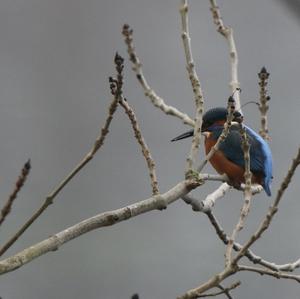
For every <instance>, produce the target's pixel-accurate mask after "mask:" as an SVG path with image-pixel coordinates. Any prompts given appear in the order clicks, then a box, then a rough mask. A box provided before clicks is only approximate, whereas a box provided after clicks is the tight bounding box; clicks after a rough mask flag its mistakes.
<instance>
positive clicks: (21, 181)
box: [0, 160, 31, 225]
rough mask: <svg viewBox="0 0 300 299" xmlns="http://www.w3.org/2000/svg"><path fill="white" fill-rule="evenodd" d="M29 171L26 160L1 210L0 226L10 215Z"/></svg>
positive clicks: (28, 164) (28, 162)
mask: <svg viewBox="0 0 300 299" xmlns="http://www.w3.org/2000/svg"><path fill="white" fill-rule="evenodd" d="M30 169H31V164H30V160H28V161H27V162H26V163H25V164H24V166H23V168H22V170H21V174H20V175H19V177H18V180H17V181H16V183H15V188H14V190H13V192H12V193H11V194H10V195H9V197H8V200H7V202H6V203H5V205H4V206H3V208H2V210H1V215H0V225H1V224H2V223H3V222H4V221H5V219H6V217H7V216H8V214H9V213H10V211H11V208H12V205H13V203H14V201H15V199H16V198H17V196H18V193H19V192H20V190H21V189H22V187H23V185H24V183H25V181H26V179H27V177H28V175H29V172H30Z"/></svg>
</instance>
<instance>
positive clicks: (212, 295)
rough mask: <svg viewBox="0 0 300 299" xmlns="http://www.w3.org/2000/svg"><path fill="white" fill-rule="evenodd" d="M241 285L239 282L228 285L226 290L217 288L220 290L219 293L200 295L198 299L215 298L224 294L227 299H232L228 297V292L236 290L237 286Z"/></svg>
mask: <svg viewBox="0 0 300 299" xmlns="http://www.w3.org/2000/svg"><path fill="white" fill-rule="evenodd" d="M240 285H241V282H240V281H237V282H235V283H233V284H232V285H230V286H229V287H227V288H223V287H221V286H218V288H220V289H221V291H220V292H215V293H210V294H202V295H199V296H198V298H206V297H216V296H218V295H222V294H225V295H226V296H227V297H229V298H232V297H231V296H230V295H229V291H231V290H233V289H235V288H237V287H238V286H240Z"/></svg>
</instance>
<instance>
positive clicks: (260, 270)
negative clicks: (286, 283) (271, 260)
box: [238, 265, 300, 283]
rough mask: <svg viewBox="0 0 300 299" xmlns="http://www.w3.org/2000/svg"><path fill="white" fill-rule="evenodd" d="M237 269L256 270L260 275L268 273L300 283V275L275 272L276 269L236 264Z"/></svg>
mask: <svg viewBox="0 0 300 299" xmlns="http://www.w3.org/2000/svg"><path fill="white" fill-rule="evenodd" d="M238 271H249V272H256V273H259V274H261V275H269V276H273V277H276V278H285V279H292V280H296V281H298V282H299V283H300V275H292V274H287V273H285V272H277V271H272V270H268V269H263V268H258V267H251V266H243V265H238Z"/></svg>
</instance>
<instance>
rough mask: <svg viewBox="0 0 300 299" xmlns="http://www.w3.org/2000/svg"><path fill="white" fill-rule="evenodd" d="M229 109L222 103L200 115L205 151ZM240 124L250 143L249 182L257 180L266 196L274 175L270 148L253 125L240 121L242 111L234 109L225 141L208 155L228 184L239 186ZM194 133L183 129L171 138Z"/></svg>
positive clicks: (241, 168) (242, 162)
mask: <svg viewBox="0 0 300 299" xmlns="http://www.w3.org/2000/svg"><path fill="white" fill-rule="evenodd" d="M227 115H228V111H227V109H226V108H224V107H216V108H212V109H210V110H208V111H207V112H206V113H204V115H203V119H202V127H201V132H202V134H203V135H204V136H205V141H204V145H205V152H206V154H208V153H209V152H210V150H211V148H212V147H213V146H214V145H215V143H216V142H217V140H218V138H219V136H220V135H221V133H222V131H223V129H224V124H225V122H226V120H227ZM241 126H243V127H244V128H245V131H246V133H247V136H248V138H249V143H250V171H251V172H252V183H253V184H260V185H261V186H262V187H263V189H264V190H265V192H266V194H267V195H268V196H271V182H272V179H273V175H272V172H273V161H272V152H271V150H270V147H269V145H268V143H267V142H266V141H265V140H264V139H263V138H262V137H261V136H260V135H259V134H257V133H256V132H255V131H254V130H253V129H251V128H250V127H248V126H246V125H245V124H243V115H242V114H241V113H240V112H238V111H234V112H233V120H232V125H231V127H230V129H229V133H228V135H227V137H226V139H225V140H224V141H222V142H221V143H220V145H219V148H218V150H217V151H216V152H215V154H214V155H213V156H212V157H211V158H210V160H209V162H210V163H211V165H212V166H213V168H214V169H215V170H216V171H217V172H218V173H219V174H221V175H223V174H226V175H227V177H228V179H229V184H230V185H232V186H233V187H235V188H237V189H240V186H241V183H244V182H245V179H244V172H245V160H244V152H243V149H242V137H241V134H240V128H241ZM193 135H194V130H193V129H192V130H190V131H188V132H185V133H183V134H181V135H179V136H177V137H176V138H173V139H172V140H171V141H177V140H181V139H184V138H188V137H191V136H193Z"/></svg>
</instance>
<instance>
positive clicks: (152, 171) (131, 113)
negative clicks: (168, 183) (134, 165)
mask: <svg viewBox="0 0 300 299" xmlns="http://www.w3.org/2000/svg"><path fill="white" fill-rule="evenodd" d="M119 103H120V105H121V106H122V107H123V108H124V110H125V112H126V114H127V115H128V118H129V119H130V121H131V125H132V128H133V131H134V136H135V138H136V140H137V141H138V143H139V144H140V146H141V149H142V153H143V156H144V158H145V160H146V163H147V166H148V169H149V176H150V180H151V186H152V194H153V195H157V194H159V189H158V182H157V176H156V171H155V162H154V160H153V158H152V156H151V153H150V150H149V148H148V146H147V144H146V141H145V140H144V138H143V136H142V133H141V130H140V128H139V125H138V121H137V118H136V116H135V114H134V111H133V110H132V108H131V107H130V106H129V104H128V102H127V101H125V100H124V99H121V100H120V102H119Z"/></svg>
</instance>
